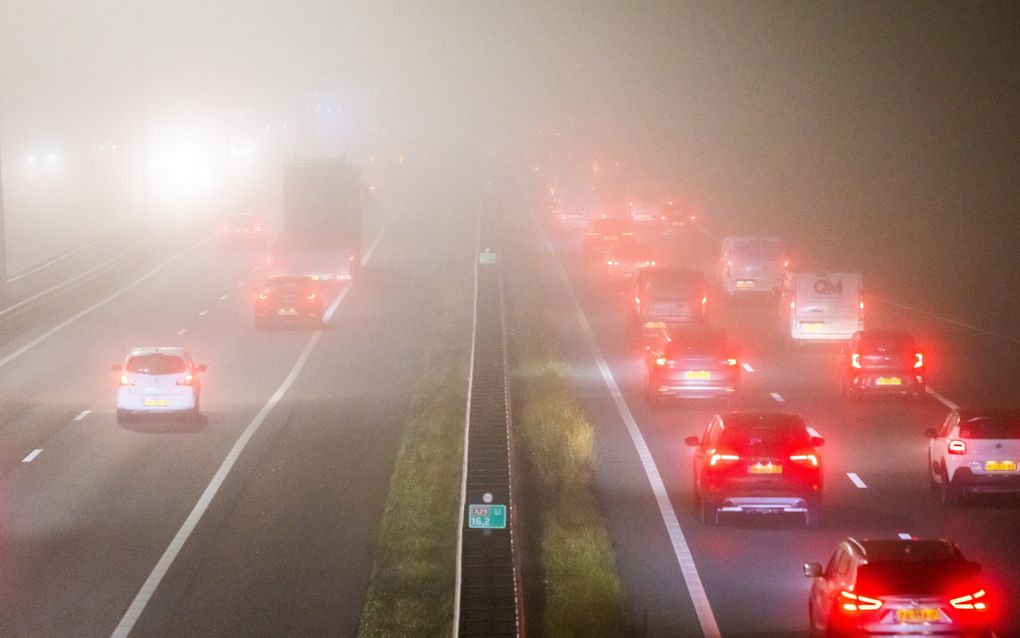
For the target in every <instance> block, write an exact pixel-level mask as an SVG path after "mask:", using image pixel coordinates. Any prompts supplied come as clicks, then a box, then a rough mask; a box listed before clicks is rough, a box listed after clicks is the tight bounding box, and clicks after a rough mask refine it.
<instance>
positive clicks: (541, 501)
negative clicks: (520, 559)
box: [511, 297, 628, 638]
mask: <svg viewBox="0 0 1020 638" xmlns="http://www.w3.org/2000/svg"><path fill="white" fill-rule="evenodd" d="M516 298H517V299H522V300H523V299H526V297H516ZM514 307H515V309H516V310H517V312H515V313H514V315H513V320H512V321H513V322H512V324H511V325H512V326H513V334H512V337H511V358H512V360H513V361H514V365H513V384H512V392H511V400H512V404H513V410H514V436H515V443H514V445H515V448H516V454H515V459H516V468H517V471H516V474H517V481H518V482H517V485H518V490H519V492H518V494H520V495H521V497H518V498H519V502H523V503H524V505H523V507H522V508H521V509H522V510H523V515H522V516H523V521H524V526H523V534H524V542H523V544H522V545H523V547H524V552H525V554H524V555H525V559H524V563H523V565H524V578H523V579H524V589H525V596H526V600H527V607H526V609H527V613H528V630H529V634H530V635H531V636H548V637H557V638H558V637H561V636H565V637H575V636H576V637H580V636H585V637H594V638H598V637H602V636H606V637H609V636H623V635H627V634H628V629H627V622H626V617H625V614H624V606H623V593H622V589H621V587H620V580H619V576H618V574H617V571H616V557H615V553H614V551H613V548H612V543H611V541H610V538H609V531H608V528H607V524H606V519H605V517H604V516H603V515H602V513H601V511H600V510H599V506H598V502H597V499H596V496H595V483H594V463H595V453H594V447H593V439H594V429H593V428H592V425H591V423H590V422H589V421H588V419H587V417H586V416H585V415H584V412H583V411H582V409H581V406H580V403H579V401H578V399H577V397H576V395H575V391H574V388H573V385H572V384H571V381H570V374H569V370H568V369H567V367H566V366H565V365H564V364H563V363H562V362H561V361H560V360H559V357H558V356H557V354H556V351H555V348H554V346H553V344H552V343H551V342H550V341H549V340H548V338H547V337H546V336H545V335H548V334H551V333H552V332H553V331H552V329H551V326H550V325H549V324H548V323H547V322H545V321H544V319H543V317H542V315H541V313H540V311H539V310H538V309H536V308H535V306H534V305H533V304H531V303H520V304H514Z"/></svg>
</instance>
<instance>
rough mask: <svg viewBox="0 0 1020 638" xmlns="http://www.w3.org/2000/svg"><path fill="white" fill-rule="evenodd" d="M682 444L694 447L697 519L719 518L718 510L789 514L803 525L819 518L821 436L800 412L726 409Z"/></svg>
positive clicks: (709, 521) (713, 519)
mask: <svg viewBox="0 0 1020 638" xmlns="http://www.w3.org/2000/svg"><path fill="white" fill-rule="evenodd" d="M684 443H686V444H687V445H689V446H691V447H693V448H695V450H694V474H693V476H694V497H695V500H696V502H697V505H698V513H699V516H700V518H701V521H702V522H703V523H705V524H708V525H714V524H715V523H717V522H719V514H720V512H738V513H739V512H750V513H753V512H759V513H778V512H789V513H796V514H801V515H803V516H804V519H805V522H806V523H807V524H808V525H814V524H815V523H816V522H818V520H819V518H820V512H821V510H820V507H821V501H822V462H821V457H820V456H819V455H818V452H817V450H816V449H815V448H817V447H818V446H820V445H822V443H823V440H822V438H821V437H819V436H815V435H813V434H811V432H809V431H808V428H807V425H805V423H804V419H802V418H801V417H800V415H797V414H792V413H788V412H730V413H729V414H723V415H716V416H714V417H712V421H711V422H710V423H709V424H708V428H706V429H705V433H704V434H703V435H702V436H701V437H697V436H689V437H687V438H685V439H684Z"/></svg>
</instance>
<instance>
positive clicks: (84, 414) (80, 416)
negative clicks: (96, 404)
mask: <svg viewBox="0 0 1020 638" xmlns="http://www.w3.org/2000/svg"><path fill="white" fill-rule="evenodd" d="M90 414H92V410H82V411H81V412H80V413H78V416H76V417H74V420H75V421H81V420H82V419H84V418H85V417H87V416H88V415H90Z"/></svg>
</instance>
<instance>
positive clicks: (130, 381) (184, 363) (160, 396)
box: [113, 348, 206, 422]
mask: <svg viewBox="0 0 1020 638" xmlns="http://www.w3.org/2000/svg"><path fill="white" fill-rule="evenodd" d="M205 369H206V367H205V364H200V365H196V364H195V362H194V361H193V360H192V358H191V355H190V354H188V352H187V351H186V350H184V349H183V348H135V349H133V350H131V351H130V352H128V354H127V357H126V358H125V359H124V364H123V365H114V366H113V370H114V372H119V373H120V383H119V387H118V388H117V421H118V422H124V421H126V420H127V419H128V418H129V417H131V416H133V415H137V414H164V413H183V414H187V415H188V416H191V417H193V418H198V416H199V395H200V394H201V390H202V383H201V380H200V378H199V375H198V373H199V372H205Z"/></svg>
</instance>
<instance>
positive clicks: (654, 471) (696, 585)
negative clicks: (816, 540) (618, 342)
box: [542, 232, 722, 638]
mask: <svg viewBox="0 0 1020 638" xmlns="http://www.w3.org/2000/svg"><path fill="white" fill-rule="evenodd" d="M542 239H543V240H544V241H545V243H546V245H547V246H550V247H551V244H550V243H549V240H548V238H547V237H546V236H545V233H544V232H543V233H542ZM553 261H554V263H555V264H556V268H557V270H558V271H559V276H560V280H561V281H562V282H563V285H564V288H566V291H567V298H568V299H569V300H570V302H571V304H572V305H573V306H574V314H575V315H576V317H577V321H578V323H580V324H581V333H582V334H583V335H584V339H585V341H586V342H587V344H588V349H589V350H590V354H591V356H592V358H594V359H595V363H596V365H597V366H598V368H599V371H600V372H601V373H602V380H603V381H604V382H605V384H606V387H607V388H608V389H609V394H610V396H611V397H612V399H613V403H614V404H616V410H617V412H618V413H619V415H620V418H621V419H622V420H623V423H624V425H625V426H626V427H627V433H628V434H629V435H630V440H631V442H632V443H633V444H634V448H635V449H636V450H637V454H638V457H639V458H640V459H641V465H642V466H643V468H644V470H645V476H646V477H647V478H648V483H649V485H650V486H651V488H652V493H653V494H654V495H655V502H656V504H657V505H658V506H659V514H660V515H661V516H662V522H663V523H665V525H666V533H667V534H668V535H669V540H670V542H671V543H672V545H673V553H674V554H675V555H676V560H677V563H678V564H679V565H680V571H681V573H682V574H683V578H684V582H685V583H686V584H687V591H688V593H689V594H690V596H691V602H692V603H693V605H694V611H695V613H696V614H697V615H698V623H699V624H700V625H701V631H702V633H703V634H704V635H705V638H721V636H722V634H721V633H720V631H719V624H718V623H717V622H716V619H715V614H714V613H713V612H712V606H711V605H710V604H709V602H708V595H707V594H706V593H705V587H704V585H703V584H702V582H701V577H700V576H698V568H697V566H695V564H694V556H693V555H692V554H691V549H690V547H688V545H687V539H686V538H684V532H683V530H682V529H681V528H680V521H679V520H677V517H676V512H675V511H673V504H672V503H671V502H670V500H669V494H668V493H667V492H666V486H665V484H664V483H663V482H662V475H661V474H660V473H659V468H658V467H657V466H656V465H655V460H654V459H653V458H652V453H651V451H650V450H649V449H648V444H647V443H646V442H645V438H644V436H643V435H642V434H641V429H640V428H639V427H638V425H637V422H636V421H635V420H634V415H633V414H631V411H630V408H629V407H627V402H626V400H625V399H624V398H623V393H622V392H621V391H620V386H618V385H617V383H616V379H615V378H614V377H613V372H612V370H610V369H609V364H608V363H606V360H605V358H604V357H603V356H602V351H601V349H600V348H599V346H598V342H597V341H596V340H595V333H594V332H593V331H592V329H591V324H589V323H588V318H587V317H586V316H585V314H584V310H582V309H581V304H580V303H579V302H578V300H577V296H576V295H575V294H574V290H573V288H572V287H571V286H570V279H569V278H568V277H567V272H566V270H564V269H563V265H562V264H561V263H560V262H559V259H557V258H556V257H555V256H554V257H553Z"/></svg>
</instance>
